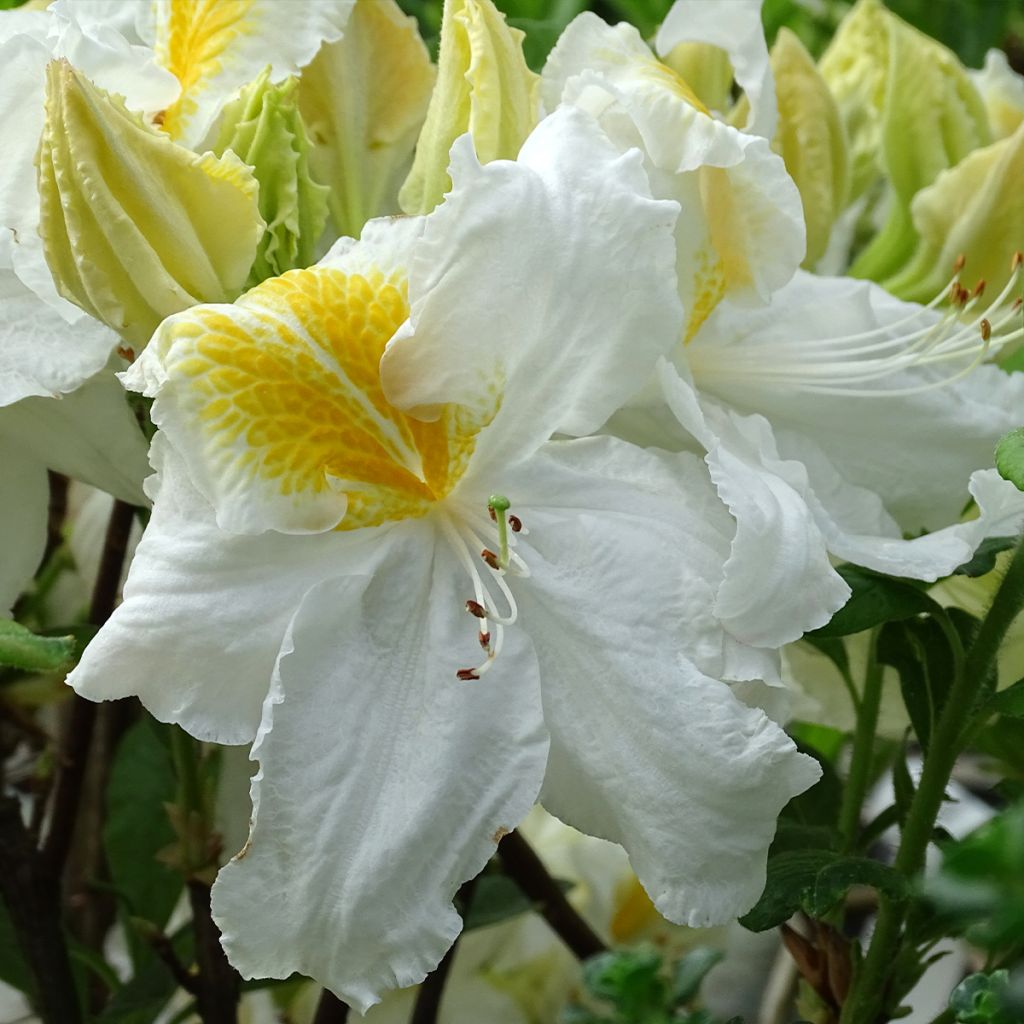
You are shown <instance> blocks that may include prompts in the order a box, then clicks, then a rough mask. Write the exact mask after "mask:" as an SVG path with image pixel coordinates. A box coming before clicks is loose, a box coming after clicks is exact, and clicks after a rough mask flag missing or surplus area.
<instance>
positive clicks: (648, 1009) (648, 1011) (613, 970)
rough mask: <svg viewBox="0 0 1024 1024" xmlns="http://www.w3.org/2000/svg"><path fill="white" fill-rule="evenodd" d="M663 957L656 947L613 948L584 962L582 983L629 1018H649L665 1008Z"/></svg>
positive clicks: (638, 1019)
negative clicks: (662, 971) (654, 948)
mask: <svg viewBox="0 0 1024 1024" xmlns="http://www.w3.org/2000/svg"><path fill="white" fill-rule="evenodd" d="M662 966H663V960H662V957H661V954H660V953H658V952H657V951H655V950H653V949H645V948H643V947H641V948H639V949H629V950H610V951H609V952H607V953H599V954H598V955H597V956H593V957H591V958H590V959H589V960H587V961H586V963H584V965H583V985H584V987H585V988H586V990H587V991H588V992H589V993H590V994H591V995H592V996H594V997H596V998H597V999H604V1000H607V1001H608V1002H609V1003H611V1004H612V1006H614V1007H615V1009H616V1010H617V1011H618V1012H619V1013H620V1014H621V1016H622V1017H624V1018H625V1020H626V1021H634V1020H635V1021H646V1020H650V1019H652V1017H653V1015H654V1014H655V1013H657V1012H658V1011H660V1010H663V1009H664V1006H665V998H666V994H667V992H666V986H665V983H664V981H662V979H661V970H662Z"/></svg>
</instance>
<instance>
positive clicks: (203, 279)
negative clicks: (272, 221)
mask: <svg viewBox="0 0 1024 1024" xmlns="http://www.w3.org/2000/svg"><path fill="white" fill-rule="evenodd" d="M38 168H39V198H40V222H39V232H40V234H41V236H42V239H43V248H44V251H45V253H46V260H47V263H48V264H49V266H50V270H51V272H52V273H53V277H54V280H55V282H56V284H57V288H58V290H59V291H60V292H61V294H62V295H64V296H65V297H66V298H68V299H70V300H71V301H72V302H75V303H77V304H78V305H79V306H81V307H82V309H84V310H85V311H86V312H88V313H90V314H92V315H93V316H94V317H96V318H97V319H98V320H101V321H102V322H103V323H105V324H107V325H108V326H109V327H111V328H113V329H114V330H115V331H117V332H118V333H119V334H121V335H122V337H123V338H124V339H125V340H126V341H127V342H128V343H129V344H131V345H132V346H136V347H138V346H142V345H144V344H145V343H146V342H147V341H148V340H149V337H150V335H151V334H152V333H153V331H154V330H155V328H156V326H157V325H158V324H159V323H160V321H161V320H163V318H164V317H166V316H169V315H170V314H171V313H176V312H179V311H180V310H182V309H186V308H188V307H189V306H192V305H195V304H196V303H200V302H228V301H231V300H232V299H234V298H235V297H236V296H237V295H238V294H239V292H240V291H241V289H242V288H243V286H244V284H245V281H246V278H247V277H248V275H249V270H250V268H251V266H252V263H253V259H254V258H255V255H256V247H257V244H258V242H259V240H260V237H261V236H262V234H263V230H264V223H263V219H262V218H261V217H260V214H259V208H258V191H259V189H258V185H257V183H256V179H255V178H254V177H253V175H252V172H251V171H250V170H249V168H248V167H246V166H245V164H243V163H242V162H241V161H240V160H239V159H238V158H237V157H236V156H235V155H234V154H233V153H226V154H225V155H224V156H223V157H220V158H219V159H218V158H217V157H215V156H213V154H211V153H206V154H204V155H202V156H199V155H197V154H195V153H193V152H192V151H191V150H188V149H185V148H184V147H182V146H178V145H176V144H175V143H173V142H171V140H170V139H168V138H167V136H166V135H164V134H162V133H161V132H158V131H156V130H155V129H153V128H151V127H150V126H149V125H147V124H145V123H144V122H143V121H142V119H141V117H139V116H138V115H136V114H133V113H131V112H130V111H129V110H127V108H126V107H125V105H124V102H123V101H122V100H121V98H120V97H117V96H111V95H109V94H107V93H106V92H104V91H103V90H102V89H100V88H98V87H97V86H96V85H94V84H93V83H92V82H91V81H89V79H88V78H86V77H85V76H84V75H83V74H81V72H79V71H77V70H76V69H75V68H74V67H72V66H71V64H69V63H68V62H67V61H66V60H57V61H52V62H51V63H50V64H49V66H48V68H47V72H46V123H45V126H44V129H43V137H42V141H41V143H40V148H39V156H38Z"/></svg>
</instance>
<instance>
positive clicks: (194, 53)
mask: <svg viewBox="0 0 1024 1024" xmlns="http://www.w3.org/2000/svg"><path fill="white" fill-rule="evenodd" d="M354 5H355V0H307V2H306V3H304V4H303V5H302V8H301V16H298V17H297V16H296V14H297V12H296V9H295V7H294V6H293V5H292V4H290V3H281V0H249V2H247V3H235V4H225V3H223V2H221V0H204V2H200V3H194V4H176V3H175V2H174V0H156V2H155V21H154V22H150V23H149V24H148V25H143V26H141V27H142V28H143V31H144V32H148V31H150V30H152V28H155V39H154V40H153V44H154V47H155V49H156V53H157V57H158V59H159V61H160V63H161V64H162V65H163V66H164V67H165V68H167V69H168V70H169V71H171V72H172V73H173V74H174V75H176V76H177V78H178V80H179V81H180V82H181V84H182V94H181V98H180V99H179V100H178V102H177V103H175V104H173V105H172V106H171V107H169V109H168V110H167V112H166V116H165V117H164V119H163V125H164V128H165V130H166V131H167V132H169V133H170V135H171V136H172V138H174V139H175V140H176V141H178V142H180V143H182V145H185V146H188V147H190V148H198V146H199V144H200V143H201V142H202V141H203V140H204V138H205V136H206V134H207V132H208V131H209V130H210V128H211V127H212V126H213V124H214V121H215V120H216V118H217V115H218V114H219V113H220V112H221V109H222V108H223V106H224V103H225V101H226V100H228V99H230V98H231V97H232V95H233V94H234V93H235V92H236V91H237V90H238V89H240V88H241V87H242V86H244V85H246V84H247V83H249V82H251V81H252V80H253V79H254V78H256V76H257V75H259V73H260V72H261V71H262V70H263V69H264V68H265V67H267V66H268V65H269V66H270V77H271V81H273V82H279V81H281V80H282V79H284V78H287V77H288V75H292V74H295V72H297V71H298V70H299V69H300V68H302V67H304V66H305V65H306V64H308V63H309V62H310V61H311V60H312V59H313V58H314V57H315V56H316V53H317V50H319V49H320V46H321V45H322V44H323V43H327V42H332V41H334V40H335V39H340V38H341V35H342V33H343V32H344V30H345V25H346V23H347V22H348V19H349V15H350V14H351V13H352V8H353V6H354Z"/></svg>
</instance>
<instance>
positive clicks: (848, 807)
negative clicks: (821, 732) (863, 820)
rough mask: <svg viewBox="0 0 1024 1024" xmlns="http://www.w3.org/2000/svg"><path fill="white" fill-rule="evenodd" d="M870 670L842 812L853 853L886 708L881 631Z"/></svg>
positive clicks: (841, 823) (874, 637)
mask: <svg viewBox="0 0 1024 1024" xmlns="http://www.w3.org/2000/svg"><path fill="white" fill-rule="evenodd" d="M870 643H871V646H870V649H869V651H868V664H867V670H866V672H865V674H864V693H863V695H862V696H861V699H860V706H859V707H858V709H857V728H856V731H855V732H854V736H853V752H852V754H851V756H850V771H849V774H848V776H847V779H846V786H845V788H844V789H843V802H842V806H841V807H840V809H839V832H840V834H841V835H842V837H843V848H844V849H845V850H846V851H847V852H850V851H851V850H852V849H853V848H854V847H855V846H856V844H857V834H858V833H859V831H860V814H861V809H862V808H863V806H864V798H865V797H866V796H867V791H868V785H869V783H870V781H871V759H872V755H873V754H874V750H875V732H876V731H877V729H878V712H879V709H880V708H881V705H882V666H881V665H880V664H879V663H878V630H875V631H874V632H873V633H872V634H871V642H870Z"/></svg>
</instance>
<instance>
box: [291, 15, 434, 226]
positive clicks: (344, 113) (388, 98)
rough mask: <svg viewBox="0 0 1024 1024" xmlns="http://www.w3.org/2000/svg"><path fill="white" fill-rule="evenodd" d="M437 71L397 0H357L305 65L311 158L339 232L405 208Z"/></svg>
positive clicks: (302, 100)
mask: <svg viewBox="0 0 1024 1024" xmlns="http://www.w3.org/2000/svg"><path fill="white" fill-rule="evenodd" d="M434 79H435V72H434V67H433V65H432V64H431V62H430V56H429V54H428V53H427V48H426V46H425V45H424V43H423V40H422V39H421V38H420V34H419V29H418V28H417V25H416V21H415V19H414V18H409V17H406V16H405V15H404V14H402V12H401V9H400V8H399V7H398V4H397V3H395V0H357V3H356V6H355V9H354V10H353V12H352V17H351V19H350V20H349V23H348V25H347V26H346V29H345V35H344V36H343V37H342V38H341V39H340V40H338V41H337V42H334V43H330V44H328V45H326V46H324V47H323V48H322V49H321V51H320V53H319V54H317V56H316V58H315V59H314V60H313V62H312V64H310V65H309V67H307V68H305V69H304V70H303V72H302V75H301V76H300V79H299V109H300V111H301V113H302V118H303V120H304V121H305V123H306V128H307V130H308V132H309V136H310V140H311V141H312V143H313V152H312V154H311V166H312V169H313V174H314V176H315V177H316V178H317V180H318V181H321V182H323V183H324V184H326V185H328V186H329V187H330V189H331V194H330V197H329V200H328V202H329V206H330V210H331V216H332V218H333V220H334V225H335V227H336V228H337V229H338V232H339V233H340V234H343V235H351V236H352V237H355V238H358V237H359V232H360V231H361V230H362V227H363V225H364V224H365V223H366V222H367V221H368V220H370V219H371V218H373V217H379V216H381V215H383V214H391V213H397V212H398V211H399V207H398V190H399V187H400V186H401V184H402V181H403V180H404V178H405V176H406V174H407V173H408V171H409V167H410V165H411V163H412V154H413V149H414V147H415V145H416V137H417V135H418V134H419V131H420V128H421V127H422V125H423V119H424V118H425V116H426V112H427V104H428V103H429V102H430V94H431V90H432V88H433V85H434Z"/></svg>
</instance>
